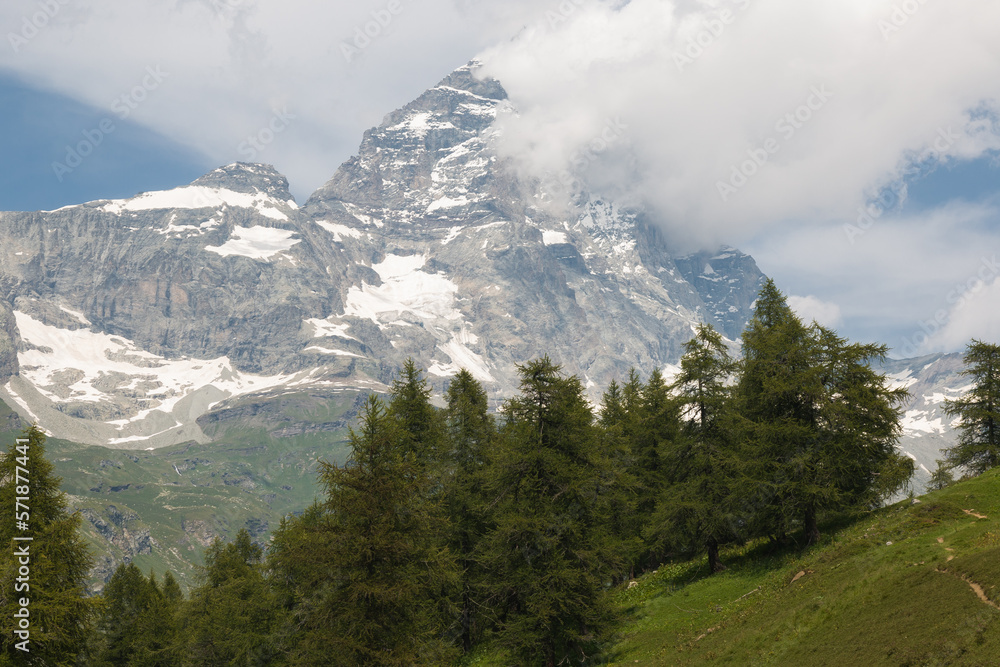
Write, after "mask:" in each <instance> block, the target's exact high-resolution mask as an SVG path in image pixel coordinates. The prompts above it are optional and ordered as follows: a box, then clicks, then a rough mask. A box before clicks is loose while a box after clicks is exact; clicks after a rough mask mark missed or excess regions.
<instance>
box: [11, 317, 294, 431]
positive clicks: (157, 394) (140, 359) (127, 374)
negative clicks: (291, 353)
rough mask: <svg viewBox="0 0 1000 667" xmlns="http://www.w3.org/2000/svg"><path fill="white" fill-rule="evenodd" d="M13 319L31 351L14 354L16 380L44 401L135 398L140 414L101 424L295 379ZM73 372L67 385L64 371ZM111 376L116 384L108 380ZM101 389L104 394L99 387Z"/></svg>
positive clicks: (124, 423) (125, 421)
mask: <svg viewBox="0 0 1000 667" xmlns="http://www.w3.org/2000/svg"><path fill="white" fill-rule="evenodd" d="M14 317H15V319H16V321H17V326H18V329H19V330H20V332H21V338H22V339H23V340H24V341H26V342H28V343H30V344H31V346H33V347H35V348H36V349H30V350H25V351H23V352H19V353H18V361H19V362H20V364H21V377H23V378H24V379H25V380H27V381H28V382H30V383H31V384H32V385H33V386H34V387H35V389H37V390H38V392H39V393H41V394H42V395H43V396H45V397H46V398H48V399H49V400H51V401H53V402H54V403H79V402H85V403H99V402H103V401H108V400H111V399H113V397H114V395H115V393H116V392H125V393H126V395H129V396H137V397H138V401H139V404H140V405H142V406H143V409H141V410H140V411H139V412H138V414H137V415H136V416H134V417H131V418H128V419H120V420H115V421H109V422H107V423H109V424H111V425H115V426H122V427H124V426H127V425H129V424H131V423H133V422H137V421H141V420H143V419H145V418H146V417H148V416H149V415H150V414H151V413H152V412H154V411H160V412H164V413H171V412H172V411H173V409H174V407H175V406H176V405H177V404H178V403H179V402H180V401H181V400H183V399H184V398H185V397H187V396H189V395H191V394H193V393H194V392H196V391H198V390H200V389H204V388H206V387H215V388H217V389H219V390H220V391H222V392H223V393H224V394H225V395H226V396H227V397H232V396H239V395H242V394H248V393H251V392H255V391H260V390H263V389H270V388H272V387H276V386H281V385H287V384H294V383H295V381H296V376H281V375H279V376H270V377H268V376H260V375H249V374H244V373H240V372H238V371H236V370H235V369H234V368H233V366H232V364H231V363H230V361H229V359H227V358H225V357H222V358H219V359H211V360H200V359H189V358H181V359H166V358H163V357H160V356H157V355H155V354H152V353H150V352H146V351H145V350H142V349H140V348H139V347H138V346H137V345H136V344H135V343H134V342H132V341H130V340H127V339H125V338H122V337H121V336H109V335H108V334H104V333H95V332H93V331H90V330H88V329H77V330H75V331H70V330H68V329H60V328H59V327H54V326H50V325H47V324H44V323H42V322H40V321H38V320H36V319H34V318H33V317H31V316H30V315H27V314H25V313H22V312H20V311H14ZM73 371H75V372H76V373H75V374H73V375H71V376H70V378H69V380H72V381H68V379H66V375H67V372H73ZM112 375H114V376H117V377H116V378H115V379H116V380H117V381H116V382H111V381H109V380H111V378H110V377H109V376H112ZM76 376H79V377H76ZM102 384H104V385H105V389H101V388H99V386H100V385H102ZM22 407H24V406H22ZM171 428H173V427H171ZM150 437H152V436H150Z"/></svg>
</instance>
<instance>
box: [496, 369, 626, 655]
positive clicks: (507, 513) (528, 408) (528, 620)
mask: <svg viewBox="0 0 1000 667" xmlns="http://www.w3.org/2000/svg"><path fill="white" fill-rule="evenodd" d="M519 372H520V374H521V393H520V395H519V396H518V397H516V398H514V399H511V400H510V401H508V402H507V403H506V404H505V406H504V410H503V414H504V418H505V423H504V425H503V428H502V433H501V436H500V443H501V444H500V451H499V452H498V455H497V457H496V460H495V461H493V462H492V465H491V470H490V481H489V491H490V492H491V495H492V496H493V497H494V499H493V500H492V502H491V504H492V506H493V508H494V510H493V522H494V525H493V529H492V530H491V531H490V533H489V535H488V536H487V538H486V540H484V547H483V549H482V556H481V558H482V561H483V563H484V566H485V567H486V568H487V569H488V571H489V572H490V573H491V575H492V581H493V587H494V591H495V594H496V595H497V596H498V597H500V598H501V599H502V603H501V610H500V614H499V617H498V619H497V620H498V623H499V635H500V641H501V643H502V644H503V645H504V646H506V648H507V650H508V651H509V652H510V653H511V654H512V658H513V659H516V660H517V661H518V663H519V664H541V665H546V666H547V667H553V666H554V665H556V664H582V663H584V662H586V661H587V660H588V659H589V658H590V657H592V656H593V655H594V653H595V652H596V650H597V646H598V644H599V641H600V639H601V637H602V636H603V632H604V631H605V630H606V629H607V627H608V622H609V607H608V604H607V602H606V598H605V588H606V586H607V585H608V583H609V581H610V577H611V576H612V573H613V572H615V571H618V570H619V569H620V567H621V564H620V563H619V562H618V560H619V559H620V554H619V553H618V551H617V550H616V549H615V545H614V541H613V539H612V537H611V535H610V534H609V531H608V529H607V523H606V521H605V517H604V516H602V513H601V511H600V502H599V496H600V493H601V488H602V486H603V484H604V472H605V470H606V468H607V465H608V464H607V461H606V459H605V458H604V457H603V456H602V452H601V451H600V447H599V442H600V441H599V437H598V431H597V427H596V425H595V423H594V416H593V414H592V412H591V409H590V405H589V403H588V402H587V398H586V396H585V394H584V390H583V385H582V384H581V383H580V381H579V379H578V378H576V377H564V376H563V375H562V374H561V373H560V369H559V367H558V366H557V365H555V364H553V363H552V362H551V361H550V360H549V359H548V358H547V357H545V358H543V359H539V360H536V361H533V362H530V363H528V364H525V365H524V366H520V367H519Z"/></svg>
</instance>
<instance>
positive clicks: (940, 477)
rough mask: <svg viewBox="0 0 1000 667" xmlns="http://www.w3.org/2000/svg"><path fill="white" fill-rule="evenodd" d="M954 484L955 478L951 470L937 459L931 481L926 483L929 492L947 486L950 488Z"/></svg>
mask: <svg viewBox="0 0 1000 667" xmlns="http://www.w3.org/2000/svg"><path fill="white" fill-rule="evenodd" d="M954 482H955V476H954V475H953V474H951V468H949V467H948V464H947V463H945V462H944V461H942V460H941V459H938V460H937V467H936V468H935V469H934V472H933V473H931V481H930V482H928V484H927V488H928V489H930V490H931V491H940V490H941V489H943V488H945V487H947V486H951V484H953V483H954Z"/></svg>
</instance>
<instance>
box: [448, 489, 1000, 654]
mask: <svg viewBox="0 0 1000 667" xmlns="http://www.w3.org/2000/svg"><path fill="white" fill-rule="evenodd" d="M919 500H920V502H919V503H915V504H911V503H910V501H908V500H907V501H904V502H902V503H899V504H896V505H893V506H891V507H888V508H885V509H882V510H879V511H877V512H874V513H872V514H870V515H868V516H865V517H863V518H861V519H859V520H857V521H855V522H853V523H849V524H847V525H844V526H839V527H838V526H827V527H826V531H827V535H826V537H825V538H824V540H823V542H822V543H821V544H820V545H818V546H816V547H814V548H812V549H809V550H807V551H805V552H802V551H798V550H786V551H784V552H782V553H773V552H772V553H768V550H767V547H766V545H756V546H751V547H746V548H742V549H738V550H730V551H729V552H728V553H725V554H724V561H725V563H726V564H727V565H728V568H729V569H728V570H727V571H726V572H723V573H721V574H719V575H715V576H711V577H709V576H706V575H707V565H706V563H705V559H704V558H702V559H699V560H697V561H693V562H679V563H673V564H668V565H665V566H663V567H661V568H660V569H659V570H657V571H656V572H655V573H652V574H648V575H646V576H644V577H642V578H640V579H639V580H638V581H637V582H636V583H635V584H634V585H633V586H632V588H627V587H623V588H622V589H621V590H619V591H618V592H616V593H615V600H616V603H617V604H618V605H619V607H620V608H621V610H622V612H623V613H624V622H623V624H622V627H621V629H620V631H619V635H618V640H617V642H616V643H615V644H614V645H613V646H611V647H609V651H608V660H607V662H606V663H605V664H609V665H621V666H624V665H637V664H638V665H664V666H666V665H670V666H671V667H675V666H694V665H712V666H717V665H734V666H736V665H739V666H740V667H745V666H749V665H761V666H763V665H774V666H779V665H780V666H782V667H784V666H787V665H795V666H796V667H801V666H808V665H830V666H831V667H832V666H837V667H840V666H842V665H851V666H852V667H860V666H864V665H899V666H903V665H907V666H910V665H912V666H916V665H982V666H984V667H985V666H987V665H988V666H991V667H995V666H996V665H998V664H1000V657H998V656H1000V470H994V471H992V472H990V473H989V474H986V475H984V476H982V477H979V478H976V479H972V480H968V481H965V482H961V483H959V484H955V485H953V486H951V487H949V488H947V489H944V490H942V491H938V492H934V493H931V494H928V495H926V496H923V497H921V498H920V499H919ZM980 594H981V595H980ZM465 664H467V665H469V666H476V667H486V666H488V665H490V666H492V665H497V666H499V665H508V664H511V663H510V662H509V661H507V660H505V659H504V658H503V657H502V656H501V655H499V654H497V653H495V652H492V651H490V650H489V649H484V650H482V651H480V652H479V653H477V654H476V655H475V656H471V657H470V659H468V660H467V661H466V663H465Z"/></svg>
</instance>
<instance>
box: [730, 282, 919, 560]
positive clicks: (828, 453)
mask: <svg viewBox="0 0 1000 667" xmlns="http://www.w3.org/2000/svg"><path fill="white" fill-rule="evenodd" d="M885 353H886V347H885V346H879V345H859V344H847V342H846V341H845V340H844V339H842V338H840V337H839V336H837V335H836V334H835V333H834V332H833V331H831V330H829V329H826V328H824V327H821V326H819V325H816V324H814V325H813V326H812V327H811V328H807V327H805V326H804V325H803V324H802V322H801V321H800V320H799V318H798V317H796V316H795V314H794V313H793V312H792V311H791V308H789V307H788V304H787V302H786V300H785V297H784V295H783V294H781V292H780V291H779V290H778V289H777V287H775V285H774V283H773V281H770V280H768V281H767V282H766V283H765V285H764V287H763V288H762V289H761V293H760V295H759V297H758V299H757V306H756V312H755V314H754V317H753V318H752V319H751V321H750V324H749V325H748V327H747V329H746V331H745V332H744V334H743V360H742V362H741V365H740V376H739V382H738V383H737V385H736V391H735V398H736V400H737V407H738V410H739V413H740V419H741V428H742V433H741V435H742V438H743V440H744V441H745V442H746V443H747V445H748V447H749V449H748V451H747V452H746V453H745V454H744V458H745V460H746V461H748V462H750V464H751V465H750V467H749V473H750V474H749V475H748V477H747V481H748V482H749V485H748V486H746V487H744V489H743V492H742V493H741V495H743V496H748V495H749V496H750V497H752V498H753V504H754V507H753V510H754V518H755V521H756V524H757V529H758V530H759V531H760V532H762V533H764V534H770V535H772V536H774V535H777V536H784V535H786V534H788V533H790V532H791V531H792V530H793V529H795V528H797V527H801V528H802V529H803V532H804V534H805V540H806V543H807V544H812V543H814V542H815V541H816V540H818V539H819V527H818V517H819V515H820V513H821V512H823V511H827V510H830V511H839V510H844V509H848V508H851V507H863V506H867V505H872V504H876V503H878V502H880V501H881V500H882V499H884V498H886V497H888V496H890V495H891V494H892V493H894V492H896V491H897V490H898V489H899V488H901V487H902V486H904V485H905V484H906V483H908V481H909V478H910V476H911V475H912V472H913V468H912V464H911V463H910V462H908V461H906V460H904V458H905V457H902V456H901V455H899V453H898V452H897V451H896V448H895V443H896V441H897V439H898V436H899V433H900V426H899V418H900V413H899V405H900V403H901V402H902V401H903V400H904V398H905V396H906V392H905V390H902V389H896V390H893V389H889V388H888V386H887V382H886V379H885V377H884V376H883V375H880V374H878V373H876V372H875V371H873V370H872V369H871V363H872V362H874V361H880V360H882V359H884V357H885ZM751 494H752V495H751Z"/></svg>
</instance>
